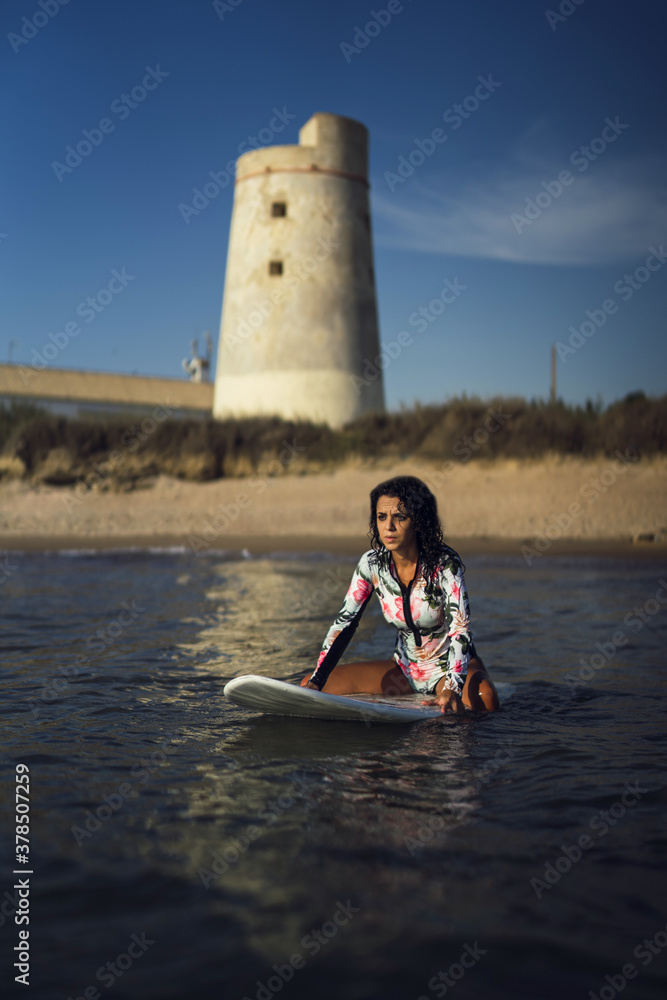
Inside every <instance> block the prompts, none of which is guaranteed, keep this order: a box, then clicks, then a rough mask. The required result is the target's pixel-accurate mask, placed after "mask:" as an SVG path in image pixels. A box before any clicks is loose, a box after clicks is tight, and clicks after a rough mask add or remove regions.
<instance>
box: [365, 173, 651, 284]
mask: <svg viewBox="0 0 667 1000" xmlns="http://www.w3.org/2000/svg"><path fill="white" fill-rule="evenodd" d="M665 166H666V164H665V163H664V162H656V161H654V162H650V161H642V162H631V161H626V162H625V163H622V164H619V163H618V162H617V163H616V164H614V165H608V164H605V163H604V162H602V161H600V162H597V161H596V162H594V163H592V164H591V166H590V167H589V168H588V170H587V171H586V172H585V173H579V172H578V171H577V170H576V169H575V168H571V166H570V165H569V164H568V167H570V171H571V173H572V174H573V176H574V182H573V183H571V184H570V185H569V186H567V187H564V188H563V190H562V192H561V193H560V195H559V196H558V197H555V198H553V200H552V202H551V204H550V205H548V207H544V208H543V209H542V210H541V214H540V215H539V216H538V217H537V218H535V219H534V221H532V222H531V223H530V224H526V225H523V224H522V223H521V222H519V228H520V229H521V232H517V228H516V226H515V223H514V222H513V221H512V215H513V214H514V213H516V214H518V215H521V216H525V213H526V199H527V198H530V199H531V200H533V201H534V200H535V197H536V196H537V195H538V194H539V192H542V193H543V197H541V198H540V200H539V201H540V203H541V204H544V203H545V202H546V200H547V199H546V196H545V195H544V192H545V188H544V187H543V185H542V182H543V181H545V182H547V183H549V182H552V181H553V180H554V179H555V178H557V177H558V174H559V173H560V172H561V171H562V170H564V169H567V168H566V166H565V165H564V164H563V163H560V164H555V165H553V164H552V165H550V166H549V167H547V168H544V167H542V169H541V170H536V169H535V166H533V168H532V169H531V170H530V172H529V173H526V172H525V168H524V169H522V170H521V176H517V173H516V172H513V173H512V174H510V173H509V171H508V170H504V171H503V172H501V173H496V174H495V175H490V176H488V177H486V178H480V179H477V180H476V181H475V182H474V183H468V184H465V185H460V187H459V189H458V190H454V191H452V193H449V194H443V193H442V190H437V189H436V188H435V186H427V185H426V181H424V183H420V181H419V180H418V179H417V177H412V178H410V179H408V180H407V181H406V183H405V184H404V185H402V186H401V187H400V188H397V189H396V190H395V192H394V193H393V194H389V193H387V194H385V193H383V192H380V193H374V198H373V205H374V215H375V219H376V231H377V237H376V243H377V245H378V246H380V247H385V248H391V249H401V250H416V251H421V252H423V253H434V254H446V255H451V256H457V257H482V258H487V259H492V260H502V261H507V262H516V263H531V264H564V265H575V266H591V265H596V264H608V263H614V262H624V261H630V260H632V259H634V258H636V257H638V256H641V254H642V253H645V252H646V251H647V250H648V247H649V246H650V245H651V244H652V243H654V242H655V241H656V240H657V241H658V242H659V241H661V240H663V241H664V240H665V238H666V237H667V190H666V189H665V186H664V184H663V183H662V181H661V177H664V176H667V170H665ZM382 183H384V181H383V182H382ZM441 185H442V187H445V188H446V187H450V188H451V186H452V185H451V180H450V179H449V178H445V179H444V180H443V181H442V182H441ZM377 188H380V184H377V185H376V190H377ZM555 190H556V189H555V188H552V192H553V191H555Z"/></svg>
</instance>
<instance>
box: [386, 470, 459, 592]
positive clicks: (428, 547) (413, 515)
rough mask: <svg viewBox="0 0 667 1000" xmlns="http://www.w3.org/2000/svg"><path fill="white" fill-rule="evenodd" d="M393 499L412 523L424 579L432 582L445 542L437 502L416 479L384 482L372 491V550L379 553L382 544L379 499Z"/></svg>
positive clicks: (405, 478)
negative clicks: (378, 509)
mask: <svg viewBox="0 0 667 1000" xmlns="http://www.w3.org/2000/svg"><path fill="white" fill-rule="evenodd" d="M382 496H386V497H396V499H397V500H398V501H399V509H400V510H401V511H402V512H403V513H404V514H406V515H407V516H408V517H409V518H410V519H411V520H412V524H413V526H414V529H415V531H416V532H417V545H418V546H419V554H420V556H421V561H422V568H423V570H424V576H425V578H426V579H427V580H429V579H431V578H432V577H433V576H434V574H435V571H436V569H437V568H438V566H439V565H440V563H441V561H442V549H443V546H444V544H445V540H444V538H443V534H442V525H441V524H440V518H439V516H438V503H437V500H436V499H435V497H434V496H433V494H432V493H431V491H430V489H429V488H428V486H427V485H426V483H423V482H422V481H421V479H417V477H416V476H396V477H395V478H394V479H387V480H386V482H384V483H380V484H379V486H376V487H375V489H374V490H372V491H371V518H370V530H369V532H368V534H369V536H370V539H371V545H372V547H373V548H374V549H375V550H376V551H378V552H380V551H382V550H383V549H384V545H383V544H382V542H381V541H380V534H379V532H378V526H377V516H376V515H377V503H378V500H379V499H380V497H382Z"/></svg>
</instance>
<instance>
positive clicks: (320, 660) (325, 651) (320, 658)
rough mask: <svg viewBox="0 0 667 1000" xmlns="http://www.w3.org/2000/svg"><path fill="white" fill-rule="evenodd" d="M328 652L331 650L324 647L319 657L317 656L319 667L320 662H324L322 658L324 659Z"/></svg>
mask: <svg viewBox="0 0 667 1000" xmlns="http://www.w3.org/2000/svg"><path fill="white" fill-rule="evenodd" d="M328 652H329V650H328V649H323V650H322V652H321V653H320V655H319V657H318V658H317V665H318V667H319V665H320V663H321V662H322V660H323V659H324V657H325V656H326V655H327V653H328Z"/></svg>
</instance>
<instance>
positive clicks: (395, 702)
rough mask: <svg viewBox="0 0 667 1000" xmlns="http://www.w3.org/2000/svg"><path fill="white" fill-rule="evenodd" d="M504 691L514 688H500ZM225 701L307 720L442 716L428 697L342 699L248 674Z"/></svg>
mask: <svg viewBox="0 0 667 1000" xmlns="http://www.w3.org/2000/svg"><path fill="white" fill-rule="evenodd" d="M496 687H497V688H498V694H499V697H500V698H501V701H502V700H503V695H505V696H507V694H508V692H507V691H503V692H501V688H504V689H507V688H511V687H512V685H511V684H497V685H496ZM223 690H224V694H225V697H227V698H229V700H230V701H231V702H233V703H234V704H235V705H241V706H242V707H243V708H254V709H255V710H256V711H258V712H265V713H267V714H268V715H294V716H297V717H300V718H304V719H338V720H346V721H357V722H393V723H397V722H398V723H406V722H423V720H424V719H437V718H439V717H441V716H442V713H441V711H440V709H439V707H438V706H437V705H422V704H421V702H422V699H423V698H424V697H425V695H421V694H414V695H408V696H406V697H393V698H392V697H384V696H382V695H363V694H361V695H359V694H358V695H354V697H353V696H352V695H339V694H326V692H324V691H314V690H313V689H312V688H303V687H299V686H297V685H296V684H287V683H286V682H285V681H279V680H275V679H274V678H272V677H260V676H259V675H258V674H246V675H245V676H244V677H235V678H234V679H233V680H231V681H229V682H228V683H227V684H226V685H225V687H224V689H223Z"/></svg>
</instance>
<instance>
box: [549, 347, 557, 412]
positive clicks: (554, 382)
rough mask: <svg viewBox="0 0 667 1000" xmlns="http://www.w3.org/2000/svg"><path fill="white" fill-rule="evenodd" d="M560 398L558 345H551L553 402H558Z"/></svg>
mask: <svg viewBox="0 0 667 1000" xmlns="http://www.w3.org/2000/svg"><path fill="white" fill-rule="evenodd" d="M557 398H558V395H557V392H556V345H555V344H552V345H551V402H552V404H553V403H555V402H556V399H557Z"/></svg>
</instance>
